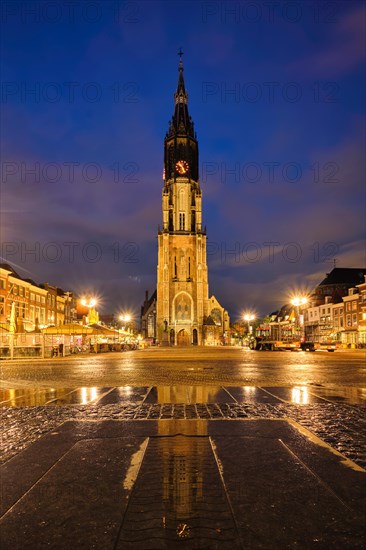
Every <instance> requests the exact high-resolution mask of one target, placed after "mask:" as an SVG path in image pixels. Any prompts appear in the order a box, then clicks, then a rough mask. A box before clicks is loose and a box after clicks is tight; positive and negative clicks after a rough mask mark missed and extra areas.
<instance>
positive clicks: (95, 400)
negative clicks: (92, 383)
mask: <svg viewBox="0 0 366 550" xmlns="http://www.w3.org/2000/svg"><path fill="white" fill-rule="evenodd" d="M78 389H79V388H78ZM115 389H116V387H115V386H114V387H113V388H109V390H108V391H106V392H105V393H103V394H102V395H100V396H99V397H96V398H95V399H92V401H88V403H87V404H90V403H94V405H99V403H98V402H99V401H100V400H101V399H103V397H105V396H106V395H108V394H109V393H111V392H112V391H113V390H115Z"/></svg>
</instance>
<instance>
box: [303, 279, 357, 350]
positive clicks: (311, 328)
mask: <svg viewBox="0 0 366 550" xmlns="http://www.w3.org/2000/svg"><path fill="white" fill-rule="evenodd" d="M364 279H365V280H364V282H363V283H361V284H359V285H356V286H355V287H351V288H349V289H348V293H347V295H346V296H343V297H342V299H341V301H339V302H337V303H333V300H332V297H331V296H325V297H324V298H325V299H324V303H322V304H320V305H315V306H314V305H310V307H308V308H307V309H305V310H304V330H305V339H306V340H308V341H311V342H329V341H333V342H339V343H342V344H348V345H362V346H364V345H366V276H365V277H364Z"/></svg>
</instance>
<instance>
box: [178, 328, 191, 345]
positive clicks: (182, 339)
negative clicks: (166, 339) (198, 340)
mask: <svg viewBox="0 0 366 550" xmlns="http://www.w3.org/2000/svg"><path fill="white" fill-rule="evenodd" d="M177 346H189V335H188V332H187V331H186V330H184V329H182V330H180V331H179V332H178V334H177Z"/></svg>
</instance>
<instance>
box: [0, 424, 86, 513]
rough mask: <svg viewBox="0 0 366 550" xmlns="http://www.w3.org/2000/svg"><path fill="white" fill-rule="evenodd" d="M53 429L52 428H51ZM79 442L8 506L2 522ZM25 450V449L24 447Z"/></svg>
mask: <svg viewBox="0 0 366 550" xmlns="http://www.w3.org/2000/svg"><path fill="white" fill-rule="evenodd" d="M50 431H51V430H50ZM77 443H79V441H76V442H75V443H74V444H73V445H71V447H70V448H69V449H68V450H67V451H66V452H65V453H63V454H62V455H61V456H60V457H59V458H58V459H57V460H56V462H54V463H53V464H52V466H51V467H50V468H48V469H47V470H46V471H45V472H44V473H43V474H42V475H41V477H40V478H38V479H37V481H36V482H35V483H33V485H31V487H29V489H28V490H27V491H26V492H25V493H23V494H22V496H21V497H20V498H18V500H17V501H16V502H14V504H12V505H11V506H10V508H8V510H6V512H5V513H4V514H3V515H2V516H0V523H1V522H2V521H3V519H4V518H5V516H7V515H8V514H9V512H11V511H12V510H13V508H14V507H15V506H16V505H17V504H18V503H19V502H20V501H21V500H23V499H24V498H25V497H26V496H27V495H28V494H29V493H30V492H31V491H32V490H33V489H34V487H36V486H37V485H38V484H39V483H40V482H41V481H42V479H43V478H44V477H45V476H46V475H47V474H49V472H50V471H51V470H53V468H55V467H56V466H57V464H58V463H59V462H60V461H61V460H62V459H63V458H64V457H65V456H66V455H67V454H68V453H69V452H70V451H71V450H72V449H73V448H74V447H75V445H77ZM24 450H25V449H24Z"/></svg>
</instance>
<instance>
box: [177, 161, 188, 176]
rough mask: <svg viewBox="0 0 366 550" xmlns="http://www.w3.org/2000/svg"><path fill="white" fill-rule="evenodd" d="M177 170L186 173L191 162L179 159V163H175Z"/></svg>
mask: <svg viewBox="0 0 366 550" xmlns="http://www.w3.org/2000/svg"><path fill="white" fill-rule="evenodd" d="M175 167H176V169H177V172H178V173H179V174H182V175H183V174H186V173H187V172H188V168H189V164H188V162H187V161H185V160H178V162H177V164H176V165H175Z"/></svg>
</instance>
